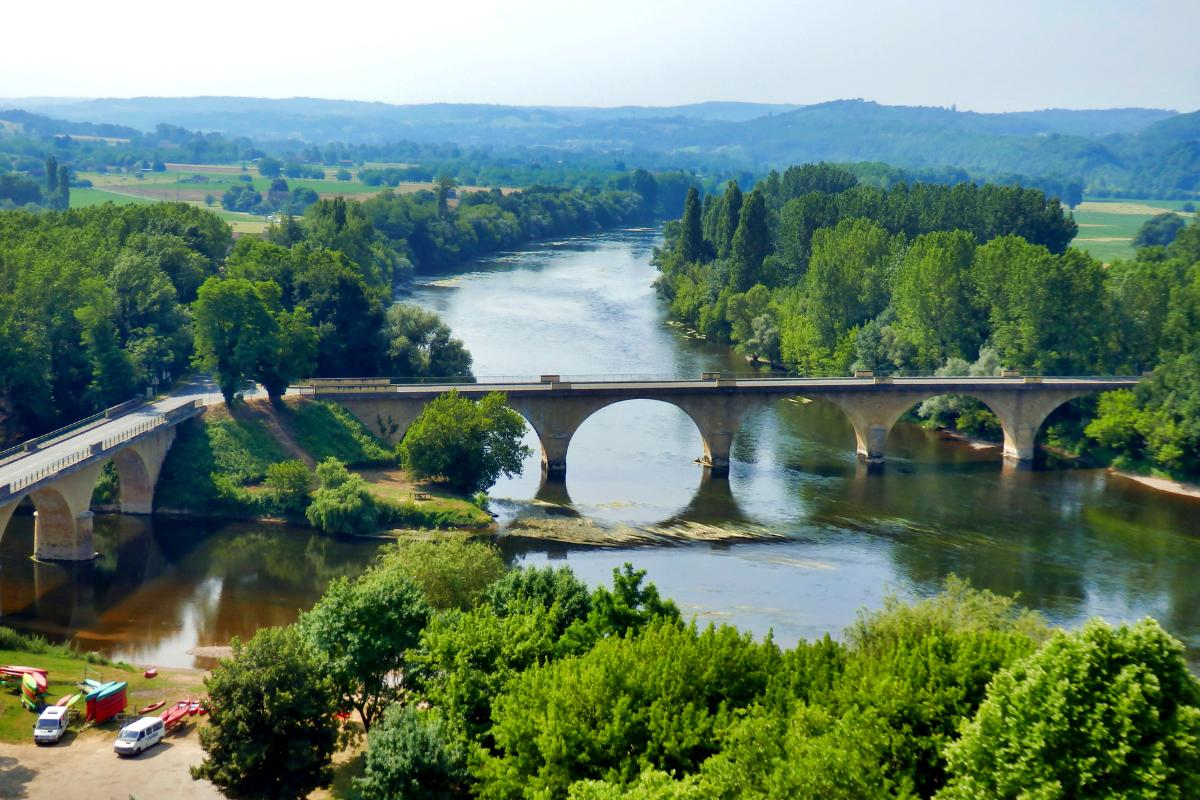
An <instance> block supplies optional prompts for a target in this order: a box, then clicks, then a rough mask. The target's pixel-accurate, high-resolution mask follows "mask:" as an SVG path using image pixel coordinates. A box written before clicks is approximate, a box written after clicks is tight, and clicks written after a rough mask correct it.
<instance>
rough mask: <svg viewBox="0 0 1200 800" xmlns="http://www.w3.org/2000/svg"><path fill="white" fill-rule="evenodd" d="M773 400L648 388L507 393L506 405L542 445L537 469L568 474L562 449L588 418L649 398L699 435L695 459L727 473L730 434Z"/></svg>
mask: <svg viewBox="0 0 1200 800" xmlns="http://www.w3.org/2000/svg"><path fill="white" fill-rule="evenodd" d="M775 399H776V398H774V397H771V396H765V395H752V394H720V395H699V396H697V395H689V394H683V393H664V392H647V393H646V394H644V395H641V396H632V397H631V396H616V397H613V396H607V397H604V396H602V397H594V396H593V397H571V396H558V397H538V396H532V397H529V396H526V397H510V398H509V405H510V406H512V408H514V409H515V410H516V411H517V412H518V413H520V414H521V416H523V417H525V419H526V421H528V422H529V425H530V427H532V428H533V430H534V432H535V433H536V434H537V436H538V440H539V441H540V442H541V445H542V472H543V474H545V475H546V476H547V477H561V476H564V475H566V472H567V451H568V449H569V448H570V446H571V437H573V436H574V435H575V432H576V431H578V430H579V426H581V425H582V424H583V423H584V422H585V421H587V419H588V418H589V417H591V416H592V415H593V414H595V413H596V412H597V411H600V410H601V409H603V408H607V407H608V406H611V405H615V404H617V403H621V402H624V401H626V400H653V401H658V402H663V403H667V404H669V405H673V406H675V407H676V408H678V409H680V410H681V411H683V412H684V413H685V414H687V415H688V417H690V418H691V420H692V422H693V423H695V425H696V429H697V430H698V431H699V433H700V440H701V442H702V443H703V447H704V452H703V454H702V455H701V456H700V461H701V463H703V464H704V465H705V466H707V467H710V468H711V469H712V470H713V471H714V473H715V474H717V475H720V474H725V473H728V471H729V451H730V446H731V445H732V443H733V437H734V435H735V434H736V433H737V430H738V428H739V427H740V426H741V421H742V418H743V417H744V416H745V415H746V413H747V412H749V411H750V410H752V409H754V408H758V407H760V406H762V405H766V404H770V403H773V402H774V401H775Z"/></svg>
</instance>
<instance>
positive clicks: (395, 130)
mask: <svg viewBox="0 0 1200 800" xmlns="http://www.w3.org/2000/svg"><path fill="white" fill-rule="evenodd" d="M0 102H2V101H0ZM38 102H39V103H40V104H39V105H38V106H37V114H36V115H30V116H31V117H32V116H39V117H40V115H48V116H54V117H59V118H61V119H62V120H64V121H65V122H64V123H58V124H59V125H60V127H61V126H62V125H64V124H68V123H70V124H78V125H82V126H88V125H91V127H90V128H88V130H92V129H95V130H98V129H101V128H103V129H106V130H115V129H116V127H114V126H123V127H121V130H124V131H128V130H129V129H130V128H136V129H137V130H145V131H149V130H152V129H154V128H155V126H157V125H158V124H160V123H167V124H170V125H176V126H180V127H182V128H185V129H187V130H189V131H196V130H199V131H209V132H212V131H215V132H219V133H221V134H223V135H224V136H225V137H226V138H227V139H234V138H236V137H246V138H248V139H250V140H252V141H254V142H256V143H259V145H260V146H263V147H267V148H268V149H272V148H274V149H294V148H295V145H294V144H293V145H288V144H286V142H289V141H295V140H299V141H300V142H304V143H313V144H320V145H322V146H324V145H325V144H327V143H329V142H343V143H346V144H371V145H380V144H383V143H387V142H392V143H396V142H400V141H402V140H408V141H411V142H424V143H444V142H454V143H457V144H458V145H460V146H462V147H466V148H470V147H475V146H480V145H488V144H490V145H494V146H496V147H498V148H513V147H517V148H520V147H535V146H547V147H556V148H564V149H571V150H575V151H588V150H594V151H600V152H607V151H610V150H613V149H622V150H625V151H628V152H655V153H666V154H672V155H671V157H672V158H676V157H682V156H684V155H687V156H689V157H694V158H693V161H694V162H696V163H699V162H703V161H706V160H712V159H719V160H721V162H722V163H726V164H729V165H740V166H737V168H739V169H747V170H754V171H760V172H761V171H763V170H766V169H770V168H782V167H785V166H787V165H790V164H801V163H805V162H815V161H827V162H863V161H866V162H884V163H886V164H890V165H891V166H893V167H899V168H904V169H910V170H928V169H930V168H941V167H945V166H951V167H954V168H958V169H963V170H967V171H969V172H970V173H971V174H973V175H1002V174H1019V175H1037V176H1058V177H1059V178H1061V179H1069V180H1074V181H1079V182H1081V183H1083V184H1085V185H1086V186H1088V187H1089V191H1093V192H1104V191H1134V190H1136V191H1147V192H1151V193H1152V194H1149V195H1146V196H1154V197H1174V196H1184V195H1187V196H1191V194H1192V193H1197V192H1200V155H1198V154H1200V112H1194V113H1189V114H1179V113H1178V112H1176V111H1170V110H1162V109H1146V108H1116V109H1106V110H1069V109H1045V110H1041V111H1021V112H1013V113H1004V114H984V113H978V112H973V111H958V110H957V109H955V108H953V107H951V108H941V107H931V106H887V105H882V104H879V103H875V102H869V101H864V100H836V101H832V102H828V103H819V104H815V105H808V106H798V105H772V104H763V103H737V102H711V103H696V104H692V105H684V106H672V107H654V106H645V107H644V106H622V107H617V108H589V107H549V106H505V105H487V104H470V103H428V104H414V105H393V104H389V103H372V102H362V101H354V100H324V99H320V98H308V97H294V98H287V99H275V100H272V99H262V98H251V97H190V98H179V97H175V98H172V97H135V98H128V99H119V98H105V99H93V100H84V101H68V102H63V103H62V104H60V105H52V104H50V103H49V102H48V101H45V99H44V98H43V99H40V100H38ZM0 107H2V106H0ZM40 119H43V120H44V119H46V117H40ZM97 122H99V123H107V125H105V124H100V125H97V124H94V123H97ZM45 124H48V123H39V125H42V127H40V128H38V130H44V126H45ZM55 132H62V133H69V132H70V131H68V130H62V131H55ZM78 132H79V133H81V134H82V133H84V130H83V129H80V130H79V131H78ZM90 135H98V136H103V135H109V136H113V135H121V136H128V133H124V134H114V133H108V134H105V133H92V134H90ZM1180 192H1182V193H1184V195H1179V194H1178V193H1180Z"/></svg>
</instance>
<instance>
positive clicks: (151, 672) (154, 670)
mask: <svg viewBox="0 0 1200 800" xmlns="http://www.w3.org/2000/svg"><path fill="white" fill-rule="evenodd" d="M157 675H158V667H146V671H145V672H143V673H142V677H143V678H153V677H155V676H157Z"/></svg>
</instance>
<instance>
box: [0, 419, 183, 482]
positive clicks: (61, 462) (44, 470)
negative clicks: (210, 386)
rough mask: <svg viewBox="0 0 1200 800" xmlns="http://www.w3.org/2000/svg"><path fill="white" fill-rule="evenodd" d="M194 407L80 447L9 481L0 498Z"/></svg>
mask: <svg viewBox="0 0 1200 800" xmlns="http://www.w3.org/2000/svg"><path fill="white" fill-rule="evenodd" d="M196 407H197V402H196V401H193V402H191V403H186V404H185V405H182V406H179V407H178V408H173V409H171V410H170V411H167V412H166V413H163V414H156V415H154V416H153V417H150V418H149V419H147V420H145V421H143V422H140V423H138V424H137V425H135V426H133V427H132V428H129V429H128V430H124V431H121V432H120V433H118V434H116V435H114V436H109V437H108V438H106V439H103V440H101V441H99V442H94V443H92V444H89V445H87V446H86V447H82V448H80V449H79V450H76V451H75V452H73V453H70V454H69V455H65V456H63V457H62V458H59V459H57V460H55V461H53V462H51V463H49V464H46V465H44V466H42V467H39V468H38V469H36V470H34V471H33V472H29V473H26V474H25V475H22V476H20V477H19V478H15V479H13V480H12V481H10V482H9V483H8V484H6V485H3V486H0V498H4V497H7V496H9V495H11V494H13V493H14V492H19V491H21V490H22V489H24V488H25V487H27V486H31V485H32V484H35V483H37V482H38V481H40V480H42V479H43V478H46V477H48V476H50V475H54V474H55V473H57V472H60V471H61V470H63V469H65V468H67V467H69V466H71V465H72V464H77V463H79V462H80V461H83V460H85V459H88V458H92V457H93V456H97V455H100V454H101V453H103V452H105V451H106V450H111V449H112V448H114V447H116V446H117V445H119V444H123V443H125V442H127V441H129V440H130V439H133V438H136V437H138V436H141V435H142V434H143V433H145V432H146V431H150V430H153V429H154V428H157V427H159V426H160V425H162V424H164V423H166V422H168V421H170V420H173V419H176V418H178V417H179V416H181V415H182V414H184V413H186V412H187V411H190V410H192V409H194V408H196Z"/></svg>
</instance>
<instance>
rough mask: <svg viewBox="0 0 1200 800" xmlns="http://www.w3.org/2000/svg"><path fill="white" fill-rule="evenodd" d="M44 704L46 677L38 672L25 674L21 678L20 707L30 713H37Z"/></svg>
mask: <svg viewBox="0 0 1200 800" xmlns="http://www.w3.org/2000/svg"><path fill="white" fill-rule="evenodd" d="M45 704H46V676H45V675H43V674H42V673H40V672H26V673H25V675H24V676H23V677H22V678H21V705H23V706H25V707H26V708H28V709H29V710H30V711H39V710H41V707H42V706H44V705H45Z"/></svg>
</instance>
